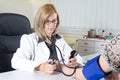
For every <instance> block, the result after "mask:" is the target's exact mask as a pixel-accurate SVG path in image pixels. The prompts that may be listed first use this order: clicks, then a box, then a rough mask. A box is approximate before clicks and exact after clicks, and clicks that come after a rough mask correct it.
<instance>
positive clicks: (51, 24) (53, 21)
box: [44, 13, 57, 37]
mask: <svg viewBox="0 0 120 80" xmlns="http://www.w3.org/2000/svg"><path fill="white" fill-rule="evenodd" d="M56 25H57V14H56V13H53V14H51V15H50V16H49V17H48V18H47V19H46V20H45V28H44V30H45V33H46V34H47V35H48V36H49V37H50V36H51V35H52V33H53V32H54V31H55V29H56Z"/></svg>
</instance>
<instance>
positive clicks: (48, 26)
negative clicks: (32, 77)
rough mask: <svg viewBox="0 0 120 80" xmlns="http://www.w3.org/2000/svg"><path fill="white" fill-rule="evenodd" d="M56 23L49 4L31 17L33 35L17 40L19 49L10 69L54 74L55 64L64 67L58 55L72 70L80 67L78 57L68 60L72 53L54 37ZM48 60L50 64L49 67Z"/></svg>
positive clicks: (57, 36)
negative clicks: (77, 66)
mask: <svg viewBox="0 0 120 80" xmlns="http://www.w3.org/2000/svg"><path fill="white" fill-rule="evenodd" d="M59 23H60V21H59V16H58V13H57V11H56V9H55V7H54V6H53V5H52V4H45V5H43V6H42V7H41V8H40V9H39V10H38V13H37V15H36V17H35V21H34V29H35V32H33V33H31V34H28V35H27V34H24V35H23V36H22V37H21V41H20V47H19V48H18V49H17V51H16V52H15V53H14V56H13V58H12V60H11V63H12V67H13V68H14V69H21V70H27V71H43V72H45V73H47V74H52V73H53V72H54V71H59V67H58V60H59V61H60V63H61V66H62V67H64V65H63V63H62V59H61V56H60V51H61V53H62V56H63V58H64V62H65V63H66V64H67V65H69V66H72V67H74V66H76V65H77V64H78V63H79V64H82V58H81V57H80V56H79V55H77V57H76V58H71V59H69V56H70V53H71V51H72V49H71V48H70V46H69V45H68V44H67V43H66V41H65V40H64V39H63V37H62V36H61V35H59V34H56V32H57V29H58V25H59ZM56 46H57V47H58V48H59V49H60V51H59V50H58V48H57V47H56ZM51 60H53V62H54V64H52V65H51V64H50V61H51Z"/></svg>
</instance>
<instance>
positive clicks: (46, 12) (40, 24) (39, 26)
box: [34, 4, 60, 39]
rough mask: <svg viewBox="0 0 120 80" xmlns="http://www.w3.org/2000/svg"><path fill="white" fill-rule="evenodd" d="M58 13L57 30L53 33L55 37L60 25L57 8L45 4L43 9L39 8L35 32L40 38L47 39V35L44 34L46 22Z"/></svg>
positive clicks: (35, 21)
mask: <svg viewBox="0 0 120 80" xmlns="http://www.w3.org/2000/svg"><path fill="white" fill-rule="evenodd" d="M52 13H56V14H57V22H58V23H57V25H56V29H55V31H54V32H53V35H54V34H55V33H56V32H57V29H58V25H59V22H60V20H59V15H58V13H57V11H56V8H55V6H54V5H53V4H45V5H43V6H42V7H41V8H39V10H38V12H37V15H36V17H35V20H34V29H35V32H36V33H37V35H38V36H39V37H42V38H43V39H45V38H46V33H45V32H44V25H45V20H46V19H47V18H48V17H49V16H50V15H51V14H52Z"/></svg>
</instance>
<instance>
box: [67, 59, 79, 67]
mask: <svg viewBox="0 0 120 80" xmlns="http://www.w3.org/2000/svg"><path fill="white" fill-rule="evenodd" d="M68 65H69V66H70V67H75V66H77V65H78V64H77V59H76V58H75V57H74V58H69V63H68Z"/></svg>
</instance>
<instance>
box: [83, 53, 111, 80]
mask: <svg viewBox="0 0 120 80" xmlns="http://www.w3.org/2000/svg"><path fill="white" fill-rule="evenodd" d="M99 57H100V55H99V56H97V57H95V58H93V59H91V60H89V61H88V62H87V63H86V65H85V67H84V68H83V70H82V72H83V75H84V76H85V78H86V80H99V79H101V78H103V77H106V76H107V75H109V74H110V73H111V72H110V73H104V72H103V71H102V70H101V68H100V66H99V64H98V59H99Z"/></svg>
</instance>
